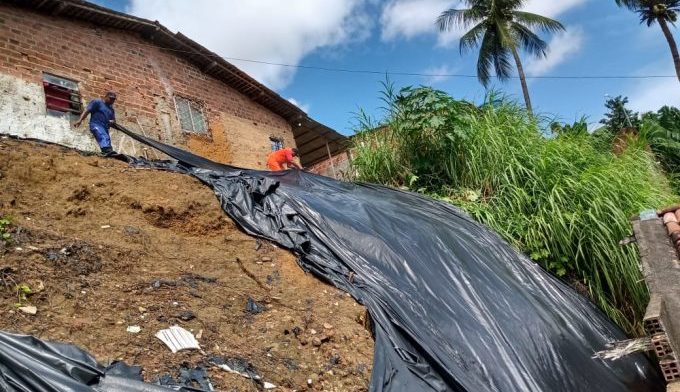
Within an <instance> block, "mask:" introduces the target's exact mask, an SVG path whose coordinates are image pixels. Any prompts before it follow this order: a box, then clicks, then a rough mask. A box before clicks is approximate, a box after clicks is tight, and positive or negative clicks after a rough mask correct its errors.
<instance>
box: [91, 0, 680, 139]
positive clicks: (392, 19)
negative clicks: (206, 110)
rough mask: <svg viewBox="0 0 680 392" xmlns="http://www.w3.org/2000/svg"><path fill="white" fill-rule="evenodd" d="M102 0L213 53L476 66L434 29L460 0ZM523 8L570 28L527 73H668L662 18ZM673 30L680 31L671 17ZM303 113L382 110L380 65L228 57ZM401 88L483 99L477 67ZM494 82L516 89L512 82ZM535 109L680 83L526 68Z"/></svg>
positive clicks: (583, 3)
mask: <svg viewBox="0 0 680 392" xmlns="http://www.w3.org/2000/svg"><path fill="white" fill-rule="evenodd" d="M95 2H96V3H98V4H101V5H104V6H107V7H110V8H113V9H116V10H119V11H123V12H128V13H132V14H135V15H137V16H141V17H144V18H147V19H151V20H158V21H159V22H161V23H163V24H164V25H165V26H166V27H168V28H170V29H171V30H173V31H178V30H179V31H181V32H182V33H183V34H185V35H187V36H189V37H191V38H192V39H194V40H195V41H197V42H199V43H201V44H202V45H204V46H206V47H207V48H209V49H211V50H213V51H215V52H216V53H218V54H220V55H222V56H225V57H230V58H240V59H249V60H259V61H265V62H273V63H281V64H291V65H303V66H314V67H323V68H343V69H353V70H371V71H378V72H381V73H382V72H387V73H389V72H408V73H424V74H436V75H440V74H469V75H474V74H475V69H476V68H475V66H476V59H477V58H476V53H475V52H470V53H467V54H464V55H462V56H461V55H460V54H459V52H458V46H457V45H458V41H457V37H458V36H459V35H460V33H459V32H455V31H454V32H451V33H449V34H440V33H438V32H437V31H436V29H435V27H434V19H435V18H436V17H437V16H438V15H439V14H440V13H441V12H442V11H443V10H445V9H447V8H460V5H459V2H458V1H457V0H453V1H450V0H323V1H320V0H287V1H278V0H249V1H239V0H223V1H217V0H193V1H189V0H97V1H95ZM526 8H527V10H529V11H534V12H537V13H541V14H543V15H546V16H550V17H553V18H555V19H557V20H559V21H561V22H562V23H563V24H564V25H565V26H566V27H567V32H566V33H565V34H561V35H558V36H544V38H545V39H546V40H547V41H549V42H551V46H552V49H551V51H550V53H549V55H548V58H547V59H545V60H541V61H535V60H531V59H529V58H527V57H526V56H525V57H523V59H524V64H525V69H526V72H527V74H528V75H533V76H564V75H579V76H581V75H587V76H602V75H610V76H611V75H616V76H621V75H630V76H639V75H669V76H670V75H674V69H673V64H672V59H671V55H670V51H669V49H668V45H667V43H666V41H665V39H664V37H663V35H662V33H661V30H660V29H659V27H658V26H652V27H651V28H648V27H646V26H644V25H640V24H639V23H638V19H637V16H636V15H635V14H633V13H631V12H630V11H627V10H624V9H620V8H617V7H616V5H615V3H614V0H528V1H527V4H526ZM673 32H674V33H676V38H677V39H679V40H680V36H677V30H676V29H675V28H674V29H673ZM230 61H231V62H232V63H233V64H234V65H236V66H238V67H239V68H242V69H243V70H245V71H246V72H248V73H249V74H251V75H252V76H254V77H255V78H257V79H258V80H260V81H261V82H263V83H265V84H266V85H268V86H269V87H270V88H272V89H274V90H275V91H277V92H278V93H279V94H281V96H283V97H284V98H287V99H290V100H292V101H294V102H295V103H296V104H297V105H298V106H300V107H302V108H303V109H304V110H306V111H307V112H308V114H309V115H310V116H311V117H312V118H314V119H316V120H318V121H320V122H322V123H324V124H326V125H328V126H331V127H332V128H334V129H336V130H338V131H340V132H342V133H344V134H351V133H353V129H352V123H353V122H354V115H353V113H356V112H357V111H358V109H359V108H363V109H365V110H366V111H367V112H369V113H372V114H375V115H376V116H379V110H378V108H379V107H380V104H381V103H380V101H379V100H378V96H379V92H380V89H381V85H380V82H381V81H384V80H385V75H384V74H360V73H343V72H329V71H322V70H314V69H296V68H291V67H280V66H267V65H262V64H257V63H252V62H244V61H239V60H230ZM390 79H391V80H392V81H393V82H394V83H395V85H396V86H397V87H402V86H407V85H420V84H425V85H432V86H433V87H435V88H438V89H441V90H444V91H446V92H448V93H449V94H451V95H452V96H454V97H456V98H464V99H468V100H474V101H480V100H481V99H483V97H484V95H485V90H484V88H483V87H482V86H481V84H479V82H478V81H477V80H476V79H474V78H456V77H423V76H396V75H392V76H390ZM493 88H495V89H498V90H501V91H504V92H506V93H508V94H511V95H514V96H516V97H517V98H518V99H521V90H520V86H519V81H517V80H510V81H508V82H506V83H494V85H493ZM529 89H530V93H531V96H532V101H533V104H534V109H535V111H537V112H540V113H542V114H545V115H547V116H554V117H555V118H558V119H560V120H562V121H566V122H571V121H574V120H575V119H578V118H580V117H581V116H587V117H588V121H589V122H590V123H593V124H594V123H597V121H599V120H600V118H601V117H602V114H603V112H604V100H605V95H606V94H609V95H612V96H615V95H627V96H629V99H630V101H631V106H632V108H634V109H636V110H639V111H647V110H655V109H657V108H658V107H660V106H661V105H663V104H670V105H674V106H680V85H679V84H678V81H677V80H676V79H673V78H667V79H627V80H620V79H577V80H574V79H567V80H564V79H560V80H552V79H532V80H530V81H529Z"/></svg>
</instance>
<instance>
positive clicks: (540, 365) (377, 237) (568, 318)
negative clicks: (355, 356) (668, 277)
mask: <svg viewBox="0 0 680 392" xmlns="http://www.w3.org/2000/svg"><path fill="white" fill-rule="evenodd" d="M119 129H120V130H121V131H123V132H125V133H127V134H128V135H129V136H130V137H133V138H135V139H136V140H138V141H140V142H142V143H145V144H147V145H150V146H152V147H155V148H157V149H158V150H160V151H162V152H164V153H165V154H167V155H169V156H170V157H172V158H174V159H177V160H178V163H171V162H155V163H154V162H148V161H143V160H137V161H136V164H137V165H145V166H151V167H156V168H160V169H167V170H174V171H179V172H183V173H187V174H190V175H193V176H195V177H196V178H198V179H200V180H201V181H202V182H203V183H205V184H207V185H209V186H211V187H212V188H213V190H214V191H215V194H216V195H217V196H218V198H219V199H220V201H221V204H222V207H223V208H224V210H225V211H226V212H227V213H228V214H229V216H231V218H233V219H234V221H236V222H237V223H238V224H239V225H240V226H241V228H242V229H243V230H245V231H246V232H247V233H249V234H251V235H255V236H259V237H263V238H267V239H269V240H272V241H274V242H276V243H278V244H280V245H282V246H284V247H286V248H288V249H291V250H293V251H295V252H296V253H297V254H298V255H299V256H300V258H299V263H300V264H301V266H302V267H303V268H304V269H306V270H308V271H311V272H312V273H313V274H314V275H316V276H317V277H319V278H321V279H323V280H326V281H328V282H330V283H331V284H333V285H334V286H336V287H338V288H340V289H342V290H344V291H346V292H348V293H350V294H351V295H352V296H353V297H354V298H355V299H356V300H358V301H359V302H360V303H362V304H364V305H365V306H366V307H367V308H368V311H369V313H370V315H371V317H372V319H373V321H374V324H375V325H374V329H375V330H374V336H375V343H376V344H375V360H374V366H373V373H372V380H371V390H373V391H470V392H472V391H474V392H485V391H553V392H557V391H565V392H566V391H569V392H574V391H608V392H616V391H661V390H663V383H662V382H661V380H660V378H659V376H658V373H657V371H656V370H655V368H654V366H653V365H652V364H651V363H650V362H649V361H648V359H647V357H645V356H644V355H641V354H637V355H631V356H628V357H626V358H624V359H621V360H618V361H613V362H608V361H604V360H601V359H594V358H593V354H594V353H595V352H596V351H599V350H603V349H604V348H605V345H606V343H608V342H612V341H617V340H621V339H624V338H625V336H624V335H623V333H622V332H621V331H620V330H619V329H618V328H617V327H616V326H615V325H614V324H613V323H612V322H611V321H610V320H609V319H608V318H606V317H605V316H604V315H603V314H602V313H601V312H600V311H599V310H598V309H597V308H596V307H595V306H594V305H592V304H591V303H590V302H589V301H588V300H586V299H585V298H583V297H581V296H580V295H578V294H577V293H576V292H575V291H574V290H572V289H571V288H570V287H568V286H567V285H565V284H564V283H562V282H561V281H559V280H558V279H556V278H554V277H552V276H551V275H550V274H548V273H546V272H545V271H544V270H542V269H541V268H540V267H539V266H538V265H536V264H535V263H533V262H532V261H531V260H529V259H528V258H527V257H525V256H524V255H522V254H520V253H518V252H517V251H515V250H514V249H513V248H512V247H511V246H510V245H509V244H507V243H506V242H505V241H504V240H503V239H501V238H500V237H499V236H498V235H497V234H495V233H494V232H492V231H491V230H489V229H488V228H486V227H485V226H483V225H481V224H479V223H477V222H475V221H473V220H472V219H471V218H469V217H468V216H467V215H466V214H465V213H463V212H461V211H460V210H458V209H457V208H455V207H453V206H451V205H449V204H446V203H443V202H438V201H435V200H431V199H428V198H425V197H422V196H420V195H417V194H414V193H409V192H402V191H398V190H394V189H389V188H385V187H381V186H376V185H370V184H356V183H347V182H339V181H335V180H333V179H330V178H326V177H322V176H318V175H314V174H311V173H307V172H301V171H296V170H295V171H283V172H262V171H255V170H244V169H239V168H235V167H232V166H227V165H222V164H219V163H215V162H212V161H210V160H207V159H205V158H202V157H199V156H196V155H194V154H191V153H189V152H186V151H183V150H181V149H178V148H175V147H172V146H168V145H165V144H162V143H159V142H157V141H154V140H151V139H148V138H145V137H142V136H139V135H137V134H135V133H132V132H130V131H127V130H126V129H124V128H122V127H120V128H119Z"/></svg>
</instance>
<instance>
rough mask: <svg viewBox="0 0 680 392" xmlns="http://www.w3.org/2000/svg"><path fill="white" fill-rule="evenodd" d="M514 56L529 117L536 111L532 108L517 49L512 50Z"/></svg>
mask: <svg viewBox="0 0 680 392" xmlns="http://www.w3.org/2000/svg"><path fill="white" fill-rule="evenodd" d="M512 56H513V57H514V58H515V64H517V73H518V74H519V81H520V82H521V83H522V92H523V93H524V102H525V103H526V105H527V112H528V113H529V116H532V117H533V115H534V110H533V108H532V107H531V97H529V88H528V87H527V78H526V76H525V75H524V67H522V60H520V58H519V54H518V53H517V49H515V48H513V49H512Z"/></svg>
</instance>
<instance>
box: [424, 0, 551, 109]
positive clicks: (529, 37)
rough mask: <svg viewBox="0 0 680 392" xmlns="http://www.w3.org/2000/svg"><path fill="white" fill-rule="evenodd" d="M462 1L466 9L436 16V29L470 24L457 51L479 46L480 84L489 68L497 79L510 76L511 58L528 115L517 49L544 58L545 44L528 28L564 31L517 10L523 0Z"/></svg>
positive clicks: (485, 81)
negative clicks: (515, 68)
mask: <svg viewBox="0 0 680 392" xmlns="http://www.w3.org/2000/svg"><path fill="white" fill-rule="evenodd" d="M464 1H465V3H466V4H467V6H468V7H469V8H468V9H460V10H459V9H450V10H447V11H444V12H443V13H442V14H441V15H440V16H439V18H437V24H438V25H439V29H440V30H441V31H448V30H450V29H451V28H452V27H454V26H462V27H463V28H465V29H467V28H469V27H470V26H472V28H471V29H470V30H469V31H468V32H467V33H465V35H463V36H462V37H461V38H460V52H461V53H463V52H465V51H467V50H470V49H472V48H475V47H479V48H480V49H479V59H478V60H477V78H478V79H479V81H480V82H481V83H482V85H484V87H487V86H488V84H489V81H490V79H491V68H492V67H493V68H494V69H495V71H496V76H497V77H498V79H500V80H501V81H504V80H507V79H509V78H510V77H511V76H512V65H511V60H510V58H511V57H512V58H514V60H515V65H516V66H517V73H518V74H519V79H520V82H521V83H522V92H523V93H524V101H525V102H526V106H527V111H528V112H529V114H532V113H533V110H532V107H531V98H530V97H529V89H528V88H527V81H526V76H525V75H524V68H523V67H522V61H521V59H520V57H519V50H520V49H522V50H524V51H525V52H527V53H529V54H531V55H533V56H536V57H538V58H542V57H545V56H546V52H547V50H548V44H547V43H546V42H545V41H543V40H542V39H541V38H540V37H539V36H538V35H536V33H534V32H533V31H532V29H539V30H542V31H544V32H547V33H554V32H558V31H564V26H562V24H561V23H560V22H558V21H556V20H553V19H550V18H546V17H545V16H541V15H537V14H532V13H530V12H524V11H520V9H521V8H522V6H523V5H524V0H464Z"/></svg>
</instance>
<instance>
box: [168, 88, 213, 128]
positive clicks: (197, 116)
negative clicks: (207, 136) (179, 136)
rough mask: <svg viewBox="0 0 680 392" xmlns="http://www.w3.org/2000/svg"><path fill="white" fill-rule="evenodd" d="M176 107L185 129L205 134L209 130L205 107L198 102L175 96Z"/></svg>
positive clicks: (182, 126) (180, 121)
mask: <svg viewBox="0 0 680 392" xmlns="http://www.w3.org/2000/svg"><path fill="white" fill-rule="evenodd" d="M175 108H176V109H177V118H178V119H179V125H180V127H181V128H182V130H183V131H185V132H193V133H203V134H204V133H207V132H208V127H207V123H206V121H205V115H204V114H203V108H202V107H201V105H199V104H198V103H197V102H194V101H192V100H189V99H186V98H183V97H179V96H175Z"/></svg>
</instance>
